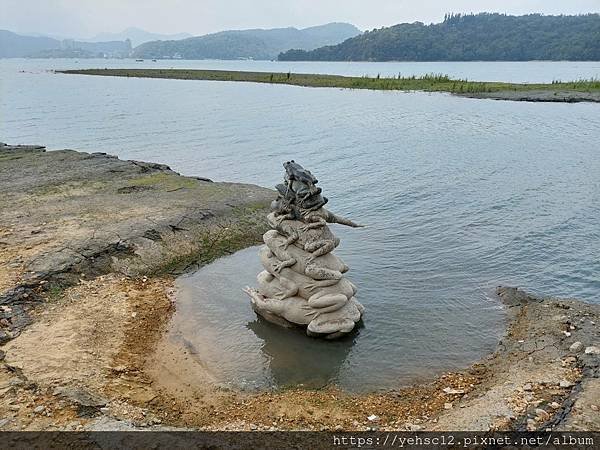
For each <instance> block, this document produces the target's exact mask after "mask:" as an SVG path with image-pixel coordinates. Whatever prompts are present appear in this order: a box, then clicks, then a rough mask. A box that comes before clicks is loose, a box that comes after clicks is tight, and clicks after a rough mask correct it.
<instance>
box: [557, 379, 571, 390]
mask: <svg viewBox="0 0 600 450" xmlns="http://www.w3.org/2000/svg"><path fill="white" fill-rule="evenodd" d="M558 385H559V386H560V387H561V388H570V387H572V386H575V384H573V383H571V382H570V381H567V380H561V381H560V383H558Z"/></svg>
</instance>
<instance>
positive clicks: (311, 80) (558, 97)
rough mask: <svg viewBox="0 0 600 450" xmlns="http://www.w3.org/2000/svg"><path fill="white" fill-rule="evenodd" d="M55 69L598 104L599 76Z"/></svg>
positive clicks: (141, 76) (180, 78)
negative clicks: (506, 78) (517, 79)
mask: <svg viewBox="0 0 600 450" xmlns="http://www.w3.org/2000/svg"><path fill="white" fill-rule="evenodd" d="M56 73H60V74H68V75H69V74H70V75H91V76H112V77H126V78H161V79H176V80H203V81H229V82H249V83H264V84H280V85H281V84H282V85H290V86H300V87H323V88H341V89H367V90H381V91H403V92H412V91H417V92H444V93H449V94H451V95H456V96H459V97H466V98H478V99H492V100H507V101H525V102H553V103H579V102H592V103H597V102H600V81H597V80H590V81H574V82H558V83H530V84H523V83H503V82H479V81H467V80H455V79H451V78H448V77H447V76H444V75H433V74H432V75H425V76H422V77H408V78H394V77H392V78H384V77H381V78H380V77H379V76H377V77H376V78H369V77H350V76H342V75H321V74H297V73H291V72H288V73H270V72H243V71H228V70H194V69H75V70H57V71H56Z"/></svg>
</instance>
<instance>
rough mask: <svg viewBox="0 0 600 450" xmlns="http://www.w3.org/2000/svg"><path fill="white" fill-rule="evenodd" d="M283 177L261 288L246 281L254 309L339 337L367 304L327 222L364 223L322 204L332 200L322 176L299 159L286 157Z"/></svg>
mask: <svg viewBox="0 0 600 450" xmlns="http://www.w3.org/2000/svg"><path fill="white" fill-rule="evenodd" d="M283 166H284V169H285V176H284V183H282V184H278V185H277V186H276V189H277V192H278V196H277V198H276V199H275V200H274V201H273V202H272V204H271V209H272V212H271V213H270V214H269V215H268V216H267V220H268V223H269V225H270V226H271V228H272V229H271V230H269V231H267V232H266V233H265V234H264V236H263V241H264V243H265V245H264V246H263V247H261V249H260V252H259V257H260V261H261V264H262V266H263V268H264V270H263V271H262V272H261V273H259V274H258V277H257V281H258V288H250V287H247V288H246V289H245V292H246V293H247V294H248V295H249V296H250V299H251V305H252V308H253V309H254V311H255V312H256V313H257V314H258V315H259V316H262V317H263V318H264V319H266V320H268V321H270V322H273V323H276V324H278V325H281V326H285V327H305V329H306V334H308V335H309V336H314V337H325V338H327V339H335V338H338V337H341V336H344V335H345V334H348V333H350V332H351V331H352V330H353V329H354V328H355V327H356V324H357V323H359V322H360V321H361V320H362V316H363V312H364V307H363V306H362V305H361V304H360V303H359V302H358V301H357V300H356V297H355V296H356V293H357V288H356V286H355V285H354V284H353V283H351V282H350V281H348V279H346V278H345V276H344V274H345V273H346V272H348V270H349V268H348V266H347V265H346V264H345V263H344V262H343V261H342V260H341V259H340V258H338V257H337V256H336V255H334V254H333V253H332V252H333V250H335V248H336V247H337V246H338V245H339V244H340V239H339V238H338V237H336V236H335V235H334V234H333V232H332V231H331V229H330V228H329V226H328V224H335V223H337V224H341V225H346V226H349V227H353V228H359V227H361V225H359V224H357V223H355V222H353V221H352V220H350V219H347V218H344V217H340V216H337V215H335V214H334V213H332V212H331V211H328V210H327V209H325V208H324V207H323V206H324V205H325V204H326V203H327V202H328V200H327V197H324V196H323V195H321V193H322V190H321V188H319V187H317V186H316V184H317V183H318V180H317V179H316V177H315V176H314V175H313V174H312V173H311V172H310V171H309V170H306V169H304V168H303V167H302V166H301V165H300V164H298V163H297V162H295V161H293V160H292V161H287V162H286V163H284V165H283Z"/></svg>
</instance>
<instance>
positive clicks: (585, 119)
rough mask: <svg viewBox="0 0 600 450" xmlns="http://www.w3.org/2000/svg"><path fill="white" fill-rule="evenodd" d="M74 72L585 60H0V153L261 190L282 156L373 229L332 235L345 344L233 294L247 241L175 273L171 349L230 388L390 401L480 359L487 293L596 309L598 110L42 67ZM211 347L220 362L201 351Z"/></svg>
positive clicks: (533, 66) (581, 71) (594, 68)
mask: <svg viewBox="0 0 600 450" xmlns="http://www.w3.org/2000/svg"><path fill="white" fill-rule="evenodd" d="M72 67H82V68H87V67H189V68H223V69H235V70H266V71H287V70H292V71H294V72H314V73H340V74H353V75H363V74H371V75H373V74H377V73H381V74H382V75H388V74H389V75H392V74H397V73H398V72H400V73H402V74H403V75H410V74H423V73H429V72H436V73H447V74H449V75H450V76H457V77H462V78H468V79H473V80H499V81H523V82H540V81H551V80H553V79H562V80H567V79H575V78H590V77H600V63H570V62H564V63H562V62H558V63H551V62H535V63H481V62H477V63H278V62H251V61H231V62H224V61H159V62H157V63H152V62H144V63H135V62H134V61H124V60H119V61H105V60H94V61H90V60H81V61H79V62H78V63H77V62H75V61H73V60H0V86H1V87H0V89H1V91H0V93H1V95H0V141H3V142H8V143H13V144H16V143H28V144H44V145H47V146H48V147H49V148H57V149H58V148H73V149H77V150H84V151H104V152H109V153H113V154H116V155H119V156H120V157H122V158H127V159H138V160H147V161H157V162H161V163H166V164H169V165H170V166H171V167H172V168H173V169H174V170H177V171H179V172H181V173H183V174H186V175H198V176H207V177H209V178H212V179H214V180H227V181H242V182H249V183H255V184H260V185H263V186H268V187H271V186H273V185H274V184H276V183H277V182H279V181H280V180H281V178H282V176H283V168H282V165H281V164H282V162H283V161H285V160H288V159H295V160H296V161H299V162H301V163H302V164H303V165H305V166H306V167H308V168H310V169H311V170H312V171H313V173H314V174H315V175H316V176H317V178H319V180H320V183H319V185H320V186H322V188H323V190H324V193H325V195H327V196H328V197H329V198H330V203H329V206H330V209H331V210H332V211H334V212H336V213H339V214H343V215H346V216H348V217H350V218H352V219H354V220H356V221H358V222H362V223H365V224H368V228H365V229H360V230H348V229H344V228H342V227H339V226H336V228H335V232H336V233H337V234H338V235H339V236H340V238H341V239H342V243H341V245H340V247H339V248H338V250H337V251H336V252H337V254H339V255H340V256H341V257H342V258H343V259H344V260H345V261H346V262H347V263H348V265H349V266H350V267H351V270H350V272H349V274H348V276H349V278H350V279H351V280H352V281H353V282H354V283H355V284H356V285H357V286H358V287H359V293H358V298H359V300H360V301H361V302H362V303H363V304H364V305H365V306H366V308H367V314H366V317H365V326H364V328H362V329H361V330H360V332H359V333H358V334H357V335H356V336H354V337H353V338H352V339H348V340H345V341H341V342H334V343H325V342H321V341H315V340H310V339H307V338H305V337H303V336H301V335H300V334H295V333H290V332H286V331H284V330H280V329H277V328H275V327H272V326H270V325H268V324H264V323H263V322H259V321H257V320H256V316H255V315H254V314H253V313H252V311H251V310H250V307H249V301H248V299H247V297H246V296H245V295H244V294H243V293H242V292H241V289H242V288H243V287H244V286H246V285H253V284H254V277H255V275H256V273H257V272H258V271H259V270H260V265H259V263H258V257H257V255H256V252H257V250H256V249H255V248H253V249H247V250H244V251H242V252H239V253H237V254H235V255H232V256H230V257H227V258H223V259H222V260H219V261H217V262H216V263H214V264H212V265H210V266H208V267H206V268H204V269H201V270H200V271H198V272H196V273H195V274H191V275H187V276H185V277H182V278H180V280H179V281H178V285H179V288H180V292H181V302H180V305H179V307H178V308H179V311H178V313H177V314H176V317H175V319H174V322H173V329H172V333H173V336H174V338H176V339H182V340H185V341H187V343H188V344H189V345H191V346H192V347H193V348H194V349H195V350H196V351H197V353H198V354H199V355H200V357H201V358H204V359H205V360H206V361H207V366H208V367H209V368H210V369H211V370H213V371H214V372H215V373H218V374H219V375H220V377H221V379H222V380H223V382H224V383H226V384H231V385H234V386H236V387H248V388H254V387H265V386H284V385H293V384H298V383H301V384H304V385H306V386H321V385H323V384H325V383H328V382H334V383H338V384H340V385H341V386H343V387H345V388H348V389H353V390H371V389H380V388H390V387H394V386H398V385H401V384H405V383H408V382H412V381H415V380H417V379H420V378H423V377H431V376H433V375H435V374H437V373H440V372H442V371H447V370H452V369H456V368H460V367H462V366H464V365H465V364H468V363H470V362H472V361H474V360H476V359H478V358H479V357H481V356H482V355H484V354H485V353H487V352H489V351H490V350H492V349H493V348H494V347H495V345H496V343H497V340H498V338H499V337H500V335H501V333H502V331H503V311H502V308H501V306H500V305H499V303H498V301H497V299H496V298H495V297H494V295H493V291H494V288H495V286H497V285H500V284H505V285H517V286H522V287H524V288H527V289H528V290H529V291H531V292H534V293H539V294H543V295H556V296H565V297H578V298H581V299H584V300H588V301H590V302H598V301H600V295H599V294H600V244H599V242H600V225H599V223H600V105H599V104H584V103H581V104H550V103H522V102H502V101H492V100H475V99H466V98H458V97H453V96H450V95H447V94H427V93H403V92H374V91H351V90H339V89H315V88H300V87H293V86H270V85H260V84H250V83H224V82H207V81H180V80H151V79H127V78H105V77H90V76H73V75H59V74H53V73H51V72H48V70H49V69H55V68H56V69H59V68H72ZM20 71H24V72H20ZM223 323H225V324H226V325H225V326H222V325H223ZM221 327H222V328H221ZM207 340H209V341H212V342H211V345H214V346H217V348H219V349H222V351H220V352H218V354H213V355H209V354H207V353H206V348H208V347H209V346H207V345H206V341H207Z"/></svg>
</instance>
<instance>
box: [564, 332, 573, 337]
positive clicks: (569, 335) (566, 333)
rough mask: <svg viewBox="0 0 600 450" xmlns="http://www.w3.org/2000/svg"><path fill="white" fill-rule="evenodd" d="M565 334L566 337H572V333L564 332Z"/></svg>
mask: <svg viewBox="0 0 600 450" xmlns="http://www.w3.org/2000/svg"><path fill="white" fill-rule="evenodd" d="M563 333H564V335H565V336H566V337H571V333H570V332H568V331H563Z"/></svg>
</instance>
